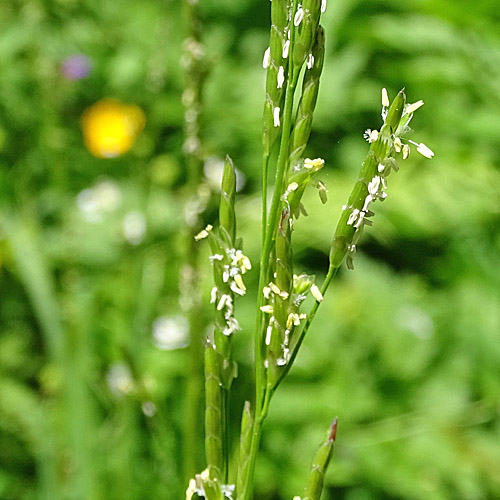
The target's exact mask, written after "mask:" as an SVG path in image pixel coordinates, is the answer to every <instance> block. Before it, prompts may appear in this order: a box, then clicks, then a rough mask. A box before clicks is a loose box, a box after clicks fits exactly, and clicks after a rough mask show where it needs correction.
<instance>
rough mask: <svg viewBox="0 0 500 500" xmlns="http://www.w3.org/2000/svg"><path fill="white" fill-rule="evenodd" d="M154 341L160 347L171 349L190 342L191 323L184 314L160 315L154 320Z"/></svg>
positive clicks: (180, 347) (165, 349) (179, 347)
mask: <svg viewBox="0 0 500 500" xmlns="http://www.w3.org/2000/svg"><path fill="white" fill-rule="evenodd" d="M153 343H154V345H155V346H156V347H158V349H161V350H164V351H171V350H175V349H182V348H183V347H186V346H187V345H188V344H189V324H188V321H187V319H186V318H185V317H184V316H180V315H176V316H160V317H158V318H156V319H155V320H154V322H153Z"/></svg>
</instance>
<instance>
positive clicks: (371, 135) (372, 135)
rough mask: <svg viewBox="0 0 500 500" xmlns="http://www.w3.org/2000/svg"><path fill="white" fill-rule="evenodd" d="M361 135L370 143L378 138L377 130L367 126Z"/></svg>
mask: <svg viewBox="0 0 500 500" xmlns="http://www.w3.org/2000/svg"><path fill="white" fill-rule="evenodd" d="M363 137H364V138H365V139H366V140H367V141H368V142H369V143H370V144H371V143H372V142H375V141H376V140H377V139H378V130H372V129H371V128H367V129H366V130H365V133H364V134H363Z"/></svg>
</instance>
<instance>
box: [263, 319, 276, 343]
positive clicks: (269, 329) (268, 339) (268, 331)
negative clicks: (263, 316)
mask: <svg viewBox="0 0 500 500" xmlns="http://www.w3.org/2000/svg"><path fill="white" fill-rule="evenodd" d="M273 319H274V318H271V320H273ZM271 320H269V325H268V327H267V329H266V339H265V342H266V345H270V344H271V335H272V333H273V326H272V321H271Z"/></svg>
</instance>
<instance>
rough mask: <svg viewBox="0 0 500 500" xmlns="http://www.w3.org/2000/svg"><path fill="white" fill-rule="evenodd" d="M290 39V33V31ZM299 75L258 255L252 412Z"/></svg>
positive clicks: (292, 79) (288, 103) (289, 93)
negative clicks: (263, 308)
mask: <svg viewBox="0 0 500 500" xmlns="http://www.w3.org/2000/svg"><path fill="white" fill-rule="evenodd" d="M292 38H293V32H292ZM297 80H298V73H297V74H294V72H293V67H290V73H289V77H288V85H287V89H286V95H285V108H284V112H283V129H282V133H281V143H280V152H279V156H278V165H277V167H276V176H275V185H274V192H273V199H272V202H271V209H270V211H269V216H268V218H267V224H266V230H265V238H264V240H263V242H262V249H261V254H260V273H259V288H258V298H257V303H258V304H257V305H258V310H257V327H256V335H255V386H256V398H255V409H256V411H257V410H258V408H259V406H261V405H262V404H263V403H262V402H263V401H264V399H265V397H266V396H265V394H264V392H265V385H266V384H265V380H264V379H265V368H264V364H263V355H262V354H263V353H262V341H263V336H262V311H261V310H260V307H261V306H262V303H263V295H262V289H263V288H264V286H265V284H266V282H267V280H268V277H269V265H270V262H269V256H270V254H271V249H272V243H273V235H274V234H275V232H276V228H277V224H278V215H279V213H278V212H279V208H280V202H281V193H282V191H283V181H284V177H285V173H286V167H287V164H288V149H289V142H290V130H291V128H292V111H293V98H294V94H295V88H296V85H297Z"/></svg>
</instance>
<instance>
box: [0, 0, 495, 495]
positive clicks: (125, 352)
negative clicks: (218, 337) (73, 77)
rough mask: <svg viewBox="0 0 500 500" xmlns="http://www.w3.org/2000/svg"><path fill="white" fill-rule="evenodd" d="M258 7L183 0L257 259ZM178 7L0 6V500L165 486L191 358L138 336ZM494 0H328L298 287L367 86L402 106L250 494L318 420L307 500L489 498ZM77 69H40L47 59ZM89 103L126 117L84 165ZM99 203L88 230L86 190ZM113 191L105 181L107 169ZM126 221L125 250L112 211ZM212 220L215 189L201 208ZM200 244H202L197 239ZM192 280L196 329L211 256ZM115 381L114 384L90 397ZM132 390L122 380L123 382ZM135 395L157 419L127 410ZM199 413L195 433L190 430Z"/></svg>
mask: <svg viewBox="0 0 500 500" xmlns="http://www.w3.org/2000/svg"><path fill="white" fill-rule="evenodd" d="M269 6H270V3H269V2H268V1H267V0H260V1H257V0H237V1H236V0H200V9H201V11H202V15H203V19H204V30H205V35H204V39H205V43H206V46H207V52H208V54H209V57H210V61H211V69H210V74H209V77H208V79H207V81H206V88H205V108H204V114H203V130H202V138H203V148H204V153H205V155H206V157H207V158H209V159H210V161H211V162H212V163H215V164H217V163H218V162H220V159H221V158H223V157H224V155H225V154H227V153H229V154H230V155H231V157H232V158H233V160H234V162H235V164H236V166H237V168H238V169H239V170H240V171H241V172H242V173H243V174H244V175H245V177H246V184H245V186H244V187H243V189H242V190H241V192H240V193H239V195H238V200H237V213H238V217H239V219H238V223H239V234H240V235H241V236H242V237H243V240H244V248H245V251H246V253H247V254H248V255H249V256H250V258H251V260H252V262H253V263H254V267H255V265H256V263H257V262H258V251H259V241H258V238H256V237H255V235H256V234H260V229H259V220H258V216H257V214H258V213H259V210H260V208H259V203H260V202H259V193H258V191H259V182H260V181H259V175H260V172H259V171H260V164H261V159H260V155H261V149H260V130H261V117H262V111H261V110H262V108H263V99H264V79H265V72H264V70H263V69H262V56H263V53H264V50H265V49H266V47H267V45H268V38H269ZM182 7H183V6H182V2H180V1H179V0H163V1H160V0H143V1H141V2H138V1H133V0H120V1H111V0H102V1H98V0H81V1H77V0H9V1H3V2H2V4H1V7H0V266H1V267H0V293H1V299H0V498H2V499H5V500H17V499H23V500H31V499H44V500H45V499H50V500H66V499H68V500H101V499H102V500H136V499H137V500H142V499H160V498H162V499H171V498H172V499H174V498H184V490H185V488H186V485H187V483H186V474H188V476H192V475H193V474H194V473H195V472H200V471H201V469H202V468H203V466H204V465H203V457H202V450H203V441H202V434H201V433H200V436H201V437H200V439H198V443H199V453H200V456H198V455H195V456H192V457H191V459H192V460H193V461H194V463H195V465H196V469H195V470H192V471H186V470H183V463H185V462H184V460H183V458H182V453H183V452H182V450H183V442H184V440H183V436H184V437H185V431H184V430H183V429H185V428H186V426H187V422H186V414H185V411H184V408H185V401H186V398H187V389H186V388H187V379H188V377H189V373H188V371H187V370H186V366H187V365H188V356H189V352H190V351H189V350H188V349H176V350H169V351H166V350H160V349H158V348H157V347H155V345H154V343H153V342H152V325H153V323H154V321H155V319H157V318H158V317H161V316H168V317H169V316H175V315H178V314H181V312H180V311H181V309H180V306H179V291H178V288H179V287H178V274H179V271H180V269H181V265H182V260H183V256H184V254H185V237H184V236H185V235H184V232H185V230H184V226H185V223H184V218H183V211H182V206H183V204H184V203H185V202H186V199H187V193H186V187H185V185H186V172H185V170H186V168H185V160H184V158H183V155H182V151H181V148H182V143H183V130H182V128H183V108H182V104H181V94H182V89H183V85H184V83H183V72H182V69H181V66H180V64H179V59H180V56H181V53H182V44H183V39H184V38H185V37H186V26H185V18H184V16H183V9H182ZM499 23H500V14H499V10H498V2H496V1H486V0H485V1H481V0H477V1H475V2H470V1H465V0H456V1H455V2H447V1H444V0H434V1H424V0H420V1H418V0H410V1H407V2H400V1H395V0H386V1H363V0H342V1H335V0H330V1H329V4H328V10H327V12H326V14H325V15H324V16H323V21H322V24H323V25H324V27H325V30H326V37H327V42H326V43H327V54H326V62H325V69H324V74H323V76H322V79H321V89H320V96H319V102H318V107H317V111H316V114H315V120H314V128H313V133H312V136H311V140H310V143H309V147H308V150H307V154H308V155H309V156H310V157H313V158H314V157H322V158H324V159H325V160H326V166H325V168H324V170H323V171H322V173H321V174H320V176H321V179H322V180H323V181H324V182H325V183H326V184H327V187H328V189H329V201H328V204H327V205H325V206H324V205H322V204H321V203H320V202H319V200H318V198H317V195H316V194H315V193H314V192H312V191H314V190H312V191H311V192H310V193H308V194H307V195H306V200H305V202H306V208H307V210H308V212H309V217H307V218H304V219H302V218H301V219H300V220H299V221H298V223H297V224H296V227H295V229H296V230H295V233H294V241H295V247H294V248H295V262H296V268H297V269H298V270H306V271H308V272H310V273H315V274H316V276H317V279H318V281H320V280H321V278H322V276H323V275H324V272H325V270H326V267H327V255H328V252H329V245H330V241H331V237H332V234H333V231H334V226H335V221H336V219H337V217H338V215H339V213H340V207H341V206H342V204H343V203H345V201H346V199H347V197H348V194H349V191H350V188H351V186H352V184H353V182H354V181H355V180H356V176H357V172H358V170H359V167H360V164H361V162H362V160H363V157H364V155H365V154H366V151H367V144H366V142H365V141H364V140H363V138H362V134H363V131H364V130H365V129H366V128H378V127H379V126H380V121H381V119H380V89H381V88H382V87H387V89H388V91H389V94H390V96H391V97H393V96H394V95H395V93H396V92H397V91H398V90H399V89H400V88H402V87H405V88H406V93H407V96H408V100H409V101H410V102H414V101H416V100H418V99H423V100H424V101H425V106H424V107H423V108H421V109H420V110H418V112H417V113H416V114H415V117H414V119H413V121H412V127H413V128H414V129H415V133H414V134H413V135H412V137H411V138H412V139H414V140H416V141H417V142H424V143H425V144H427V145H428V146H429V147H430V148H431V149H433V150H434V151H435V154H436V155H435V158H434V159H432V160H427V159H425V158H423V157H421V156H419V155H418V153H416V152H415V151H413V152H412V155H411V156H410V158H409V160H407V161H405V162H404V163H403V162H402V164H401V170H400V172H399V173H398V174H393V175H391V177H390V178H389V182H388V183H389V188H388V199H387V200H386V201H385V203H384V204H383V205H380V206H377V207H376V212H377V214H376V217H375V218H374V227H373V228H368V230H367V231H366V232H365V234H364V236H363V239H362V242H361V244H360V247H359V252H358V255H357V256H356V259H355V267H356V270H355V271H354V272H350V271H346V270H344V269H343V270H342V272H341V273H340V275H339V276H338V278H337V279H336V281H335V282H334V284H333V286H332V288H331V289H330V290H329V292H328V295H327V297H326V299H325V302H324V304H323V306H322V307H321V308H320V311H319V313H318V315H317V318H316V320H315V324H314V325H313V328H312V329H311V331H310V333H309V335H308V337H307V339H306V341H305V343H304V346H303V348H302V351H301V353H300V354H299V356H298V358H297V362H296V366H295V367H294V368H293V369H292V371H291V374H290V376H289V378H288V379H287V380H286V382H285V383H284V384H283V385H282V387H280V389H279V391H278V392H277V394H276V396H275V398H274V400H273V402H272V406H271V411H270V414H269V418H268V421H267V422H266V425H265V428H264V436H263V441H262V453H261V455H260V459H259V464H258V469H257V485H256V498H258V499H259V500H271V499H273V500H278V499H285V498H291V497H292V496H293V495H298V494H300V493H301V491H302V488H303V486H304V484H305V482H306V478H307V471H308V468H309V465H310V460H311V458H312V456H313V453H314V450H315V449H316V446H317V445H318V444H319V442H320V441H321V439H322V437H323V435H324V432H325V431H326V429H327V428H328V425H329V422H330V420H331V419H332V418H333V417H335V416H338V417H339V431H338V435H337V444H336V448H335V454H334V458H333V460H332V464H331V467H330V469H329V472H328V475H327V478H326V491H325V493H324V495H323V498H325V499H328V498H331V499H342V500H344V499H345V500H371V499H374V500H375V499H384V500H387V499H389V500H391V499H394V500H396V499H397V500H400V499H401V500H402V499H408V500H413V499H414V500H420V499H426V500H448V499H449V500H484V499H499V498H500V271H499V269H500V232H499V223H500V31H499V29H498V27H499ZM78 53H82V54H85V55H87V56H88V57H89V58H90V59H91V61H92V72H91V73H90V75H89V76H88V77H87V78H84V79H82V80H79V81H76V82H72V81H69V80H67V79H65V78H64V76H63V75H62V74H61V64H62V62H63V61H64V60H65V58H66V57H68V56H71V55H74V54H78ZM104 97H113V98H117V99H120V100H122V101H124V102H126V103H131V104H137V105H138V106H140V107H141V108H142V109H143V110H144V112H145V115H146V118H147V123H146V127H145V129H144V131H143V132H142V134H141V135H140V136H139V138H138V140H137V142H136V144H135V146H134V147H133V149H132V150H131V152H129V153H127V154H125V155H123V156H121V157H119V158H115V159H97V158H94V157H92V156H91V155H90V153H88V151H87V150H86V149H85V147H84V145H83V141H82V136H81V130H80V117H81V115H82V113H83V111H84V110H85V109H86V108H87V107H88V106H90V105H91V104H93V103H94V102H96V101H97V100H99V99H101V98H104ZM103 182H104V183H107V184H105V185H107V186H109V185H111V186H112V188H113V189H114V192H118V193H119V196H118V198H119V202H118V203H117V204H116V206H113V207H111V208H110V209H109V210H104V211H103V212H102V213H101V214H100V217H99V220H97V221H89V220H88V219H86V218H85V217H84V214H82V210H81V209H80V208H79V205H78V201H77V200H78V195H79V194H80V193H82V191H83V190H85V189H90V188H95V186H102V183H103ZM110 183H111V184H110ZM130 212H134V213H135V212H138V213H140V214H142V215H143V216H144V218H145V220H146V234H145V237H144V240H143V241H141V242H140V243H139V244H137V245H135V244H130V243H129V242H128V241H127V240H126V238H125V237H124V235H123V219H124V217H125V215H126V214H128V213H130ZM206 219H207V222H213V221H214V220H215V209H214V205H213V204H211V205H210V206H209V209H208V211H207V214H206ZM202 252H205V253H207V252H208V250H207V249H204V250H202ZM202 261H203V269H204V271H203V276H202V279H201V282H200V286H201V288H202V290H203V294H204V303H205V304H206V311H200V315H201V317H203V318H205V320H206V321H207V322H208V321H209V319H210V317H211V314H212V313H211V308H210V307H209V305H208V300H209V299H208V298H209V290H210V288H211V277H210V274H211V269H210V266H209V264H208V261H207V260H206V259H205V258H203V260H202ZM256 274H257V273H256V271H255V269H254V270H253V271H252V273H251V274H250V275H248V278H247V280H246V281H247V284H248V287H249V293H248V294H247V295H246V296H245V297H244V298H243V299H241V300H240V301H239V304H238V306H237V308H238V311H237V317H238V319H239V320H240V322H241V324H242V326H243V331H242V332H240V333H238V334H237V335H236V336H235V339H234V341H235V358H236V360H237V362H238V364H239V372H240V375H239V378H238V379H237V380H236V381H235V384H234V389H235V395H234V398H233V405H234V409H233V414H234V418H233V421H234V425H233V428H232V432H233V434H234V435H236V433H237V428H238V425H239V414H240V412H241V406H242V403H243V401H244V400H245V399H248V398H251V397H252V392H251V381H250V379H251V367H252V348H251V346H252V338H251V335H252V328H253V324H254V306H253V304H254V301H255V288H256V279H257V278H256ZM120 370H121V372H123V373H124V377H125V380H126V381H127V383H128V384H129V386H127V387H128V389H126V390H122V391H120V390H116V387H115V388H114V390H112V389H113V384H112V383H111V382H110V380H111V379H112V375H113V374H115V375H116V373H121V372H120ZM129 389H130V390H129ZM144 403H153V404H154V408H155V411H154V412H153V413H154V414H153V415H152V416H148V414H151V413H152V412H150V411H148V408H151V406H148V405H144ZM202 425H203V414H202V413H201V410H200V414H199V419H198V427H199V428H200V430H201V428H202Z"/></svg>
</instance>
